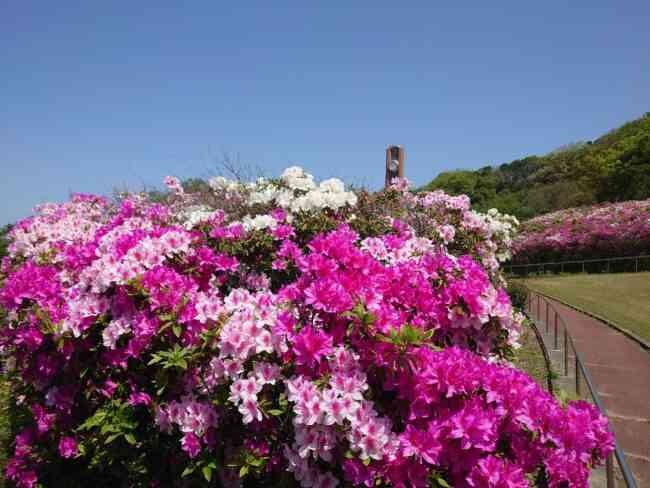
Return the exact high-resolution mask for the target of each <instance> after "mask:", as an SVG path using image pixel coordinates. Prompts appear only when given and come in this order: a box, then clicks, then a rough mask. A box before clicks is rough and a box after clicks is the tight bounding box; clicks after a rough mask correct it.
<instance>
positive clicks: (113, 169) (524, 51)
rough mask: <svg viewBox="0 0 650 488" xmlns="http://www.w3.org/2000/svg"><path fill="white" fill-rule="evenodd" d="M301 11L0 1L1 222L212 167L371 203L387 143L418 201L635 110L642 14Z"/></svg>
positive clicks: (643, 97)
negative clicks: (346, 186)
mask: <svg viewBox="0 0 650 488" xmlns="http://www.w3.org/2000/svg"><path fill="white" fill-rule="evenodd" d="M316 3H317V2H304V1H303V2H294V3H287V2H281V1H272V2H269V1H264V2H259V3H257V2H218V1H214V0H213V1H206V2H177V1H174V2H163V1H156V2H144V1H143V2H133V1H129V2H121V1H109V2H92V1H91V2H56V1H53V2H35V1H28V0H10V1H4V2H2V6H0V170H1V171H0V195H2V205H0V223H3V222H9V221H14V220H16V219H18V218H20V217H22V216H25V215H28V214H29V212H30V209H31V207H32V206H33V205H34V204H36V203H38V202H40V201H52V200H54V201H56V200H62V199H65V198H66V197H67V195H68V193H69V192H70V191H86V192H100V193H108V192H110V191H111V189H112V188H114V187H116V186H124V185H127V186H129V187H131V188H140V187H141V185H142V184H148V185H154V184H159V183H160V182H161V180H162V177H163V176H164V175H166V174H174V175H178V176H181V177H186V176H203V175H206V174H208V173H209V172H210V169H211V168H212V167H213V166H214V165H213V161H214V160H215V158H216V157H217V156H218V155H219V154H221V153H222V152H223V151H228V152H232V153H234V152H238V153H240V155H241V158H242V159H243V160H245V161H249V162H252V163H255V164H256V165H258V166H260V167H261V168H263V169H264V170H266V172H268V173H269V174H276V173H277V172H278V171H279V170H280V169H281V168H283V167H285V166H287V165H288V164H289V163H300V164H302V165H303V166H305V167H306V168H307V169H308V170H309V171H311V172H313V173H314V174H315V175H316V176H318V177H319V178H320V177H328V176H334V175H336V176H340V177H343V178H345V179H347V180H348V181H353V182H357V183H365V184H367V185H369V186H371V187H378V186H379V185H381V184H382V178H383V166H382V165H383V158H384V148H385V146H386V145H387V144H403V145H405V146H406V149H407V156H408V159H407V176H408V177H409V178H410V179H412V180H413V181H414V182H415V183H417V184H421V183H424V182H426V181H428V180H430V179H431V178H433V177H434V176H435V175H436V174H437V173H438V172H440V171H443V170H447V169H452V168H476V167H480V166H484V165H486V164H490V163H501V162H504V161H509V160H511V159H514V158H517V157H520V156H524V155H527V154H534V153H537V154H540V153H545V152H547V151H549V150H552V149H554V148H556V147H558V146H560V145H563V144H565V143H568V142H571V141H576V140H583V139H592V138H595V137H596V136H598V135H600V134H601V133H603V132H604V131H607V130H608V129H610V128H613V127H615V126H617V125H619V124H621V123H623V122H624V121H626V120H629V119H632V118H636V117H638V116H640V115H642V114H643V113H644V112H646V111H648V110H650V1H647V0H644V1H634V2H632V1H614V0H612V1H609V2H602V1H598V0H589V1H566V0H565V1H561V2H551V1H546V2H528V1H516V2H515V1H512V2H504V1H497V2H484V1H481V2H444V3H445V4H447V5H443V2H434V1H423V2H397V1H393V2H390V3H389V2H383V1H376V0H375V1H372V2H350V1H345V2H335V1H328V2H320V4H321V5H323V6H322V7H314V6H308V4H316ZM452 3H453V4H454V6H451V4H452ZM238 4H241V5H244V4H245V5H246V6H238Z"/></svg>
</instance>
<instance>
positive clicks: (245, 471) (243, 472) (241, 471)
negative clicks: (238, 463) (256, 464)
mask: <svg viewBox="0 0 650 488" xmlns="http://www.w3.org/2000/svg"><path fill="white" fill-rule="evenodd" d="M248 469H249V468H248V465H247V464H245V465H243V466H242V467H241V468H239V477H240V478H243V477H244V476H246V475H247V474H248Z"/></svg>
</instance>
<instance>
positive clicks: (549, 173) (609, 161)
mask: <svg viewBox="0 0 650 488" xmlns="http://www.w3.org/2000/svg"><path fill="white" fill-rule="evenodd" d="M423 189H424V190H433V189H442V190H444V191H446V192H447V193H451V194H454V195H458V194H462V193H464V194H466V195H468V196H469V197H470V198H471V200H472V204H473V207H474V208H476V209H477V210H480V211H486V210H488V209H490V208H492V207H494V208H497V209H499V211H501V212H505V213H510V214H513V215H515V216H517V217H518V218H519V219H527V218H530V217H534V216H535V215H539V214H542V213H546V212H551V211H554V210H559V209H563V208H569V207H577V206H580V205H587V204H591V203H597V202H606V201H625V200H641V199H645V198H650V113H647V114H646V115H645V116H643V117H641V118H639V119H637V120H634V121H631V122H628V123H626V124H624V125H623V126H621V127H619V128H618V129H615V130H613V131H611V132H609V133H607V134H605V135H604V136H602V137H600V138H598V139H596V140H594V141H588V142H579V143H574V144H569V145H566V146H563V147H562V148H560V149H557V150H555V151H553V152H551V153H549V154H547V155H545V156H541V157H538V156H530V157H526V158H523V159H518V160H515V161H512V162H510V163H505V164H501V165H500V166H497V167H490V166H486V167H484V168H481V169H479V170H476V171H469V170H457V171H449V172H444V173H440V174H439V175H438V176H437V177H436V178H435V179H434V180H433V181H431V182H430V183H428V184H427V185H425V186H424V187H423Z"/></svg>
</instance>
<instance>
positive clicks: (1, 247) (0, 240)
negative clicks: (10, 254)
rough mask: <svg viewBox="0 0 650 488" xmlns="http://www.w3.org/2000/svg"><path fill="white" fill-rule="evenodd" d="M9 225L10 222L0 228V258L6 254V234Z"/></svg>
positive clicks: (7, 239)
mask: <svg viewBox="0 0 650 488" xmlns="http://www.w3.org/2000/svg"><path fill="white" fill-rule="evenodd" d="M11 227H12V225H11V224H7V225H5V226H4V227H2V228H0V259H2V258H3V257H5V256H6V255H7V247H8V246H9V238H8V237H7V234H9V231H10V230H11Z"/></svg>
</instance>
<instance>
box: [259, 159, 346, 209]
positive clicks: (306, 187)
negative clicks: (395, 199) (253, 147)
mask: <svg viewBox="0 0 650 488" xmlns="http://www.w3.org/2000/svg"><path fill="white" fill-rule="evenodd" d="M248 202H249V203H250V204H251V205H254V204H258V203H261V204H269V203H275V204H276V205H278V206H279V207H281V208H283V209H285V210H287V211H289V212H292V213H298V212H309V211H312V210H320V209H324V208H330V209H332V210H336V209H338V208H341V207H344V206H346V205H351V206H352V205H355V204H356V203H357V196H356V195H355V194H354V192H351V191H345V185H344V184H343V182H342V181H341V180H339V179H337V178H330V179H329V180H325V181H322V182H321V183H320V184H319V185H317V184H316V183H315V182H314V177H313V176H312V175H310V174H309V173H306V172H305V171H304V170H303V169H302V168H300V167H299V166H292V167H290V168H287V169H285V170H284V172H283V173H282V176H281V177H280V184H275V183H273V182H269V181H267V180H258V181H257V183H256V185H255V188H254V189H253V191H252V192H251V194H250V196H249V200H248Z"/></svg>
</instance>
